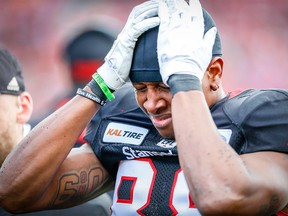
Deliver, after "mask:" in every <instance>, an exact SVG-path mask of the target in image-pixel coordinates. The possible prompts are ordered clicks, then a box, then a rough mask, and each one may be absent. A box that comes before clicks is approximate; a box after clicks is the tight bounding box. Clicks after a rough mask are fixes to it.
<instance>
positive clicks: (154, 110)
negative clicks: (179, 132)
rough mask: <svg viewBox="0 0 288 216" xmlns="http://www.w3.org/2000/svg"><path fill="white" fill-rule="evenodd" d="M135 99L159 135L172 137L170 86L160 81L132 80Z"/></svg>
mask: <svg viewBox="0 0 288 216" xmlns="http://www.w3.org/2000/svg"><path fill="white" fill-rule="evenodd" d="M133 86H134V89H135V95H136V100H137V103H138V105H139V106H140V108H141V109H142V110H143V111H144V113H146V114H147V115H148V117H149V118H150V119H151V121H152V123H153V125H154V126H155V128H156V129H157V130H158V132H159V133H160V135H161V136H163V137H165V138H170V139H171V138H174V129H173V124H172V113H171V101H172V95H171V93H170V88H169V87H167V86H166V85H165V84H164V83H162V82H134V83H133Z"/></svg>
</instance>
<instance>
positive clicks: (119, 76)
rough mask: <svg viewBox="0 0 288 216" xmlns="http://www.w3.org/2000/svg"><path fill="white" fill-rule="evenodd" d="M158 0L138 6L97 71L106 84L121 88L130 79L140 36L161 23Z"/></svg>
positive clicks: (112, 87)
mask: <svg viewBox="0 0 288 216" xmlns="http://www.w3.org/2000/svg"><path fill="white" fill-rule="evenodd" d="M158 5H159V2H158V1H155V0H154V1H147V2H144V3H142V4H140V5H138V6H136V7H135V8H134V9H133V10H132V12H131V13H130V15H129V17H128V20H127V22H126V24H125V26H124V28H123V30H122V31H121V33H120V34H119V35H118V37H117V39H116V40H115V42H114V44H113V46H112V48H111V50H110V51H109V53H108V54H107V55H106V57H105V62H104V64H103V65H102V66H101V67H100V68H98V70H97V72H98V74H99V75H100V76H101V77H102V79H103V80H104V82H105V83H106V85H107V86H108V87H109V88H110V89H113V90H117V89H119V88H120V87H121V86H122V85H123V84H125V82H126V81H127V80H128V79H129V72H130V68H131V63H132V57H133V51H134V47H135V43H136V41H137V39H138V37H139V36H140V35H141V34H142V33H143V32H145V31H147V30H148V29H150V28H153V27H155V26H157V25H159V22H160V20H159V18H158V17H156V16H157V14H158Z"/></svg>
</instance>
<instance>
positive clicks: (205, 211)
mask: <svg viewBox="0 0 288 216" xmlns="http://www.w3.org/2000/svg"><path fill="white" fill-rule="evenodd" d="M196 206H197V209H198V210H199V212H200V213H201V215H221V216H224V215H233V214H237V213H239V209H241V207H243V199H232V198H231V197H226V198H223V197H222V198H219V199H216V198H214V199H207V200H202V201H200V202H197V204H196Z"/></svg>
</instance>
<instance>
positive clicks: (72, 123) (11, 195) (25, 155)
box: [0, 96, 99, 204]
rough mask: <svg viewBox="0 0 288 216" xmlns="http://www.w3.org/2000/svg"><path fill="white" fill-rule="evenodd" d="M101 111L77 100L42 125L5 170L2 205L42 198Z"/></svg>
mask: <svg viewBox="0 0 288 216" xmlns="http://www.w3.org/2000/svg"><path fill="white" fill-rule="evenodd" d="M98 109H99V105H97V104H96V103H94V102H92V101H90V100H88V99H86V98H83V97H81V96H76V97H74V98H73V99H72V100H71V101H70V102H68V103H67V105H65V106H63V107H62V108H60V109H59V110H57V111H55V112H54V113H53V114H51V115H50V116H49V117H47V118H46V119H45V120H43V121H42V122H41V123H39V124H38V125H37V126H36V127H35V128H34V129H33V130H32V131H31V132H30V133H29V134H28V135H27V136H26V137H25V138H24V139H23V140H22V141H21V142H20V143H19V145H18V146H17V147H16V148H15V149H14V151H12V152H11V154H10V155H9V156H8V157H7V159H6V161H5V162H4V164H3V166H2V167H1V172H0V191H1V194H0V201H1V204H2V202H4V201H5V202H10V201H11V202H13V201H16V200H19V199H22V200H25V199H27V200H29V199H30V198H31V197H35V198H36V199H37V197H39V196H41V194H42V193H44V192H45V190H46V189H47V187H48V185H49V184H50V181H51V179H52V178H53V176H54V175H55V173H56V172H57V170H58V168H59V167H60V165H61V164H62V162H63V161H64V160H65V158H66V157H67V155H68V154H69V152H70V151H71V149H72V147H73V146H74V144H75V141H76V140H77V138H78V136H79V135H80V134H81V132H82V131H83V129H84V128H85V126H86V125H87V124H88V122H89V121H90V119H91V118H92V116H93V115H94V114H95V112H96V111H97V110H98ZM15 168H17V169H15ZM19 193H21V194H20V196H19Z"/></svg>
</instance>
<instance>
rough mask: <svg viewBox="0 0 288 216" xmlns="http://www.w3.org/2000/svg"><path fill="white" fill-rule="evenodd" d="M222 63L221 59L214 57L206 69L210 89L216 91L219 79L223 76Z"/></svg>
mask: <svg viewBox="0 0 288 216" xmlns="http://www.w3.org/2000/svg"><path fill="white" fill-rule="evenodd" d="M223 65H224V61H223V59H222V58H221V57H215V58H213V59H212V60H211V62H210V64H209V66H208V68H207V77H208V80H209V83H210V88H211V90H213V91H216V90H217V89H218V88H219V86H220V83H221V77H222V74H223Z"/></svg>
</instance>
